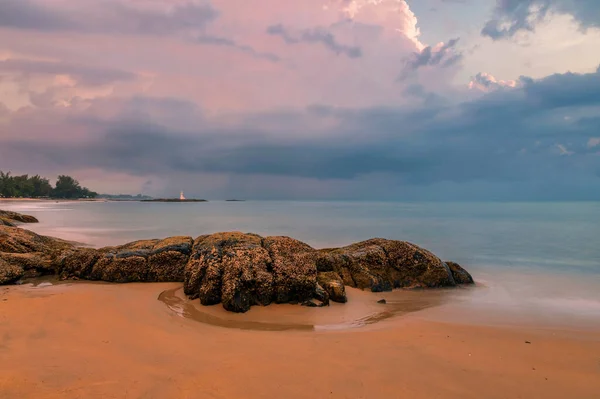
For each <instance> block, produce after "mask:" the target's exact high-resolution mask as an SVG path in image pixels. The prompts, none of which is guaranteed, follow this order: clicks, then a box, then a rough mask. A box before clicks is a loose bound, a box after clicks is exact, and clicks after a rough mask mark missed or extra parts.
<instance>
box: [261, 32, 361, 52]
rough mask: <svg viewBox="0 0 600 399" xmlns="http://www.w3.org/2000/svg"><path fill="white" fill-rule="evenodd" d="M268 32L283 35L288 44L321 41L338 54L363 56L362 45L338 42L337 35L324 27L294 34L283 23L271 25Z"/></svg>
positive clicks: (273, 34)
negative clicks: (348, 44)
mask: <svg viewBox="0 0 600 399" xmlns="http://www.w3.org/2000/svg"><path fill="white" fill-rule="evenodd" d="M267 33H268V34H269V35H272V36H279V37H281V38H282V39H283V40H284V41H285V42H286V43H287V44H298V43H310V44H312V43H320V44H322V45H324V46H325V48H327V49H328V50H330V51H332V52H334V53H336V54H344V55H346V56H347V57H350V58H359V57H361V56H362V50H361V49H360V47H357V46H347V45H344V44H340V43H338V42H337V40H336V38H335V36H334V35H333V34H332V33H331V32H328V31H327V30H326V29H325V28H322V27H318V28H313V29H305V30H302V31H300V32H299V34H298V35H293V34H291V33H290V32H289V31H288V29H287V28H285V27H284V26H283V25H281V24H278V25H271V26H269V27H268V28H267Z"/></svg>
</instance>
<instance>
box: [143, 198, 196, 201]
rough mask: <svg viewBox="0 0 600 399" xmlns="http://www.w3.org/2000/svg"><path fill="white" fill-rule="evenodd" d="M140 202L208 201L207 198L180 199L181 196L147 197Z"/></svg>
mask: <svg viewBox="0 0 600 399" xmlns="http://www.w3.org/2000/svg"><path fill="white" fill-rule="evenodd" d="M140 202H208V200H205V199H179V198H157V199H145V200H140Z"/></svg>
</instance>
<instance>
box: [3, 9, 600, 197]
mask: <svg viewBox="0 0 600 399" xmlns="http://www.w3.org/2000/svg"><path fill="white" fill-rule="evenodd" d="M599 48H600V1H598V0H303V1H295V2H292V1H281V0H250V1H231V0H212V1H205V0H0V170H4V171H7V170H11V171H12V172H13V174H25V173H29V174H41V175H43V176H47V177H50V178H52V179H54V178H55V177H56V176H57V175H59V174H70V175H72V176H74V177H75V178H77V179H78V180H79V181H80V182H81V183H82V185H85V186H87V187H89V188H91V189H93V190H95V191H98V192H103V193H128V194H137V193H143V194H147V195H152V196H167V197H177V196H178V195H179V191H180V190H183V191H184V192H185V194H186V196H187V197H188V198H189V197H198V198H208V199H219V198H221V199H225V198H245V199H314V200H334V199H347V200H409V201H438V200H452V201H455V200H477V201H479V200H499V201H511V200H514V201H521V200H598V199H599V198H600V51H598V49H599Z"/></svg>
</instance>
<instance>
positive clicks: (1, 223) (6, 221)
mask: <svg viewBox="0 0 600 399" xmlns="http://www.w3.org/2000/svg"><path fill="white" fill-rule="evenodd" d="M0 226H9V227H16V226H15V224H14V223H13V222H12V220H11V219H6V218H3V217H0Z"/></svg>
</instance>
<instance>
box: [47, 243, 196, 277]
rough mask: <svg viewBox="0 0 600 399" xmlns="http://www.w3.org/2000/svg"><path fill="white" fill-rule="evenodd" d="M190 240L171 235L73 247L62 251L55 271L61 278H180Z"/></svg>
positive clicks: (189, 248)
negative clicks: (95, 246) (118, 244)
mask: <svg viewBox="0 0 600 399" xmlns="http://www.w3.org/2000/svg"><path fill="white" fill-rule="evenodd" d="M192 244H193V241H192V238H191V237H170V238H167V239H164V240H143V241H135V242H132V243H129V244H125V245H122V246H118V247H106V248H100V249H91V248H72V249H71V250H69V251H63V253H62V256H61V259H60V261H59V262H57V266H56V267H57V273H58V274H59V275H60V277H61V278H63V279H69V278H77V279H85V280H100V281H108V282H114V283H129V282H168V281H183V271H184V268H185V265H186V263H187V261H188V258H189V255H190V252H191V248H192Z"/></svg>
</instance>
